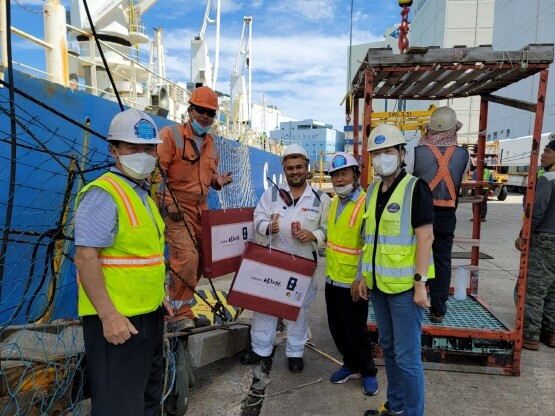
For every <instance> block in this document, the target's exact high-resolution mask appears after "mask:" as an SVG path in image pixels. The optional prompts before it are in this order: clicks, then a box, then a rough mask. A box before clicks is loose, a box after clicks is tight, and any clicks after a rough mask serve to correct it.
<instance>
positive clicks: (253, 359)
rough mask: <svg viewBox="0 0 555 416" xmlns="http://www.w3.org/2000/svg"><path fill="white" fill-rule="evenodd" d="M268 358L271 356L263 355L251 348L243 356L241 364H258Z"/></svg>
mask: <svg viewBox="0 0 555 416" xmlns="http://www.w3.org/2000/svg"><path fill="white" fill-rule="evenodd" d="M267 358H270V357H263V356H261V355H258V354H257V353H255V352H254V351H252V350H251V351H249V352H247V353H246V354H245V355H243V356H242V357H241V364H243V365H253V364H258V363H259V362H260V361H262V360H265V359H267Z"/></svg>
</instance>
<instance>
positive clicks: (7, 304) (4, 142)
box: [0, 72, 282, 326]
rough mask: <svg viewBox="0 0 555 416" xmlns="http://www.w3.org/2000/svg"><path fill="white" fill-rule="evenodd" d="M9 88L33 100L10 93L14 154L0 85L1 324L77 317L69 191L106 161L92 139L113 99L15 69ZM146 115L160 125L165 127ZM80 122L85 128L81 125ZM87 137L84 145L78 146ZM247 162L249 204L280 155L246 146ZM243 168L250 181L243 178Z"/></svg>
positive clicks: (276, 173) (113, 107)
mask: <svg viewBox="0 0 555 416" xmlns="http://www.w3.org/2000/svg"><path fill="white" fill-rule="evenodd" d="M5 79H7V77H5ZM13 85H14V87H15V88H16V89H17V90H19V91H22V92H24V93H26V94H28V95H29V96H30V97H32V98H33V100H34V101H33V100H31V99H29V98H25V97H24V96H22V95H21V94H18V93H17V92H16V94H15V122H16V129H17V146H16V155H15V158H13V157H12V156H11V154H12V144H11V136H10V134H11V133H10V132H11V127H10V125H11V118H10V100H9V90H8V88H3V89H0V131H1V132H2V138H1V141H0V149H1V152H0V160H1V164H0V224H2V230H3V238H4V240H3V242H4V243H5V244H4V245H3V247H4V248H3V249H4V250H5V252H6V255H5V257H4V258H3V262H4V268H3V275H2V276H1V279H2V280H1V281H0V291H1V292H0V305H1V306H0V325H2V326H5V325H13V324H24V323H29V322H35V321H36V320H38V319H41V318H43V319H44V318H46V319H47V320H54V319H61V318H75V317H76V316H77V313H76V310H77V308H76V300H77V287H76V273H75V267H74V265H73V263H72V261H71V259H72V256H73V242H72V236H73V227H72V222H73V213H74V210H75V195H76V193H77V192H78V190H79V189H80V188H81V187H82V186H83V185H84V184H86V183H88V182H89V181H91V180H93V179H95V178H96V177H98V176H99V175H101V174H102V173H103V172H105V171H106V170H107V168H108V166H109V165H110V162H111V160H110V158H109V157H108V145H107V142H106V141H105V140H104V139H103V138H101V137H98V136H105V135H106V133H107V131H108V127H109V123H110V120H111V119H112V117H113V116H114V115H115V114H116V113H117V112H118V111H119V105H118V104H117V103H115V102H112V101H109V100H106V99H104V98H101V97H97V96H93V95H91V94H88V93H86V92H82V91H74V90H71V89H69V88H64V87H62V86H59V85H57V84H53V83H51V82H48V81H45V80H42V79H38V78H34V77H31V76H29V75H26V74H23V73H19V72H15V73H14V83H13ZM41 103H43V104H44V106H43V105H41ZM52 109H53V110H55V111H58V112H59V113H61V114H63V115H64V116H66V117H67V119H64V118H62V117H61V116H60V115H57V114H55V113H54V112H53V111H52ZM153 118H154V119H155V122H156V124H157V126H158V127H159V128H162V127H163V126H166V125H169V124H172V123H171V122H170V121H169V120H166V119H163V118H160V117H157V116H153ZM71 120H74V121H75V122H76V124H74V123H72V122H71ZM87 120H88V121H89V122H90V125H89V128H90V129H91V131H92V132H89V133H86V130H85V129H84V128H83V127H82V126H83V125H85V123H86V122H87ZM95 133H98V135H96V134H95ZM87 136H88V140H89V145H88V146H84V142H85V140H86V137H87ZM221 144H223V145H224V146H226V147H229V149H231V150H233V149H234V148H237V149H239V148H242V149H245V147H244V146H241V145H239V143H236V142H234V141H231V140H226V139H223V140H222V141H221ZM244 153H245V154H246V153H247V152H246V151H245V152H244ZM247 165H248V166H237V171H235V169H233V171H234V177H235V178H236V179H235V180H236V181H237V179H238V176H237V175H238V174H240V175H242V176H243V178H242V179H243V180H242V184H247V185H248V184H249V182H250V188H249V189H250V195H251V197H250V200H249V205H253V202H254V203H255V202H256V201H257V200H258V199H259V198H260V196H261V195H262V193H263V192H264V190H265V188H267V187H268V183H267V181H266V177H267V176H269V177H271V178H272V179H274V180H276V179H277V180H278V181H279V180H280V179H281V178H280V176H281V174H282V169H281V164H280V158H279V156H277V155H272V154H270V153H268V152H265V151H263V150H260V149H256V148H252V147H248V163H247ZM13 169H15V177H13V175H12V172H13ZM224 169H226V168H224ZM224 169H221V170H222V171H223V170H224ZM245 172H247V173H245ZM248 173H250V175H251V177H250V179H249V178H246V177H244V176H245V175H246V174H248ZM11 181H13V184H14V185H15V188H14V192H13V195H12V196H13V199H10V195H9V193H10V191H9V190H10V182H11ZM220 201H221V198H218V197H217V196H216V195H215V193H212V194H211V195H210V196H209V204H210V207H211V208H220V206H221V205H220ZM9 202H11V204H9ZM228 206H229V205H228ZM10 210H11V214H10ZM10 215H11V218H10ZM6 233H7V234H6ZM6 235H7V240H6V237H4V236H6Z"/></svg>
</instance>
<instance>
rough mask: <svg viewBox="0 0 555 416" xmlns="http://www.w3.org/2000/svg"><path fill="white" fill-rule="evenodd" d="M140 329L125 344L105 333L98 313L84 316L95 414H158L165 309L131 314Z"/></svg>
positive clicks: (88, 371) (138, 415) (116, 415)
mask: <svg viewBox="0 0 555 416" xmlns="http://www.w3.org/2000/svg"><path fill="white" fill-rule="evenodd" d="M129 320H130V321H131V323H132V324H133V326H135V328H136V329H137V330H138V331H139V333H138V334H137V335H132V336H131V338H129V339H128V340H127V341H126V342H125V343H124V344H119V345H113V344H110V343H109V342H107V341H106V339H105V338H104V335H103V330H102V322H101V321H100V319H99V318H98V316H97V315H91V316H85V317H83V338H84V341H85V358H86V362H87V369H86V371H87V373H86V374H87V381H88V383H89V388H90V392H91V404H92V412H91V415H92V416H158V415H159V414H160V400H161V398H162V389H163V377H164V372H163V363H162V359H163V339H164V311H163V308H158V310H156V311H154V312H150V313H147V314H144V315H137V316H132V317H130V318H129Z"/></svg>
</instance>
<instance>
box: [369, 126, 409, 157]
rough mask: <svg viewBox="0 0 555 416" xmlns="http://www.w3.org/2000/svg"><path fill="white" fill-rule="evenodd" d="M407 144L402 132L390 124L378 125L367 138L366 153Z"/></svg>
mask: <svg viewBox="0 0 555 416" xmlns="http://www.w3.org/2000/svg"><path fill="white" fill-rule="evenodd" d="M400 144H407V141H406V140H405V136H403V132H402V131H401V130H399V128H398V127H396V126H394V125H392V124H379V125H377V126H376V127H374V129H373V130H372V131H371V132H370V136H369V137H368V151H369V152H372V151H374V150H378V149H385V148H386V147H393V146H397V145H400Z"/></svg>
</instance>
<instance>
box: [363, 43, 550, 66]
mask: <svg viewBox="0 0 555 416" xmlns="http://www.w3.org/2000/svg"><path fill="white" fill-rule="evenodd" d="M367 62H368V65H370V66H372V67H379V66H389V65H401V66H412V65H415V64H419V65H426V64H453V63H469V62H483V63H485V64H488V63H501V62H510V63H512V64H514V65H520V63H547V64H549V63H551V62H553V44H531V45H528V46H526V47H524V48H523V49H521V50H519V51H493V50H492V48H491V47H490V46H481V47H480V46H478V47H475V48H438V49H429V50H428V51H427V52H426V53H420V54H411V55H407V54H399V55H393V53H392V52H391V50H384V49H381V48H380V49H372V48H370V49H369V50H368V53H367Z"/></svg>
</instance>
